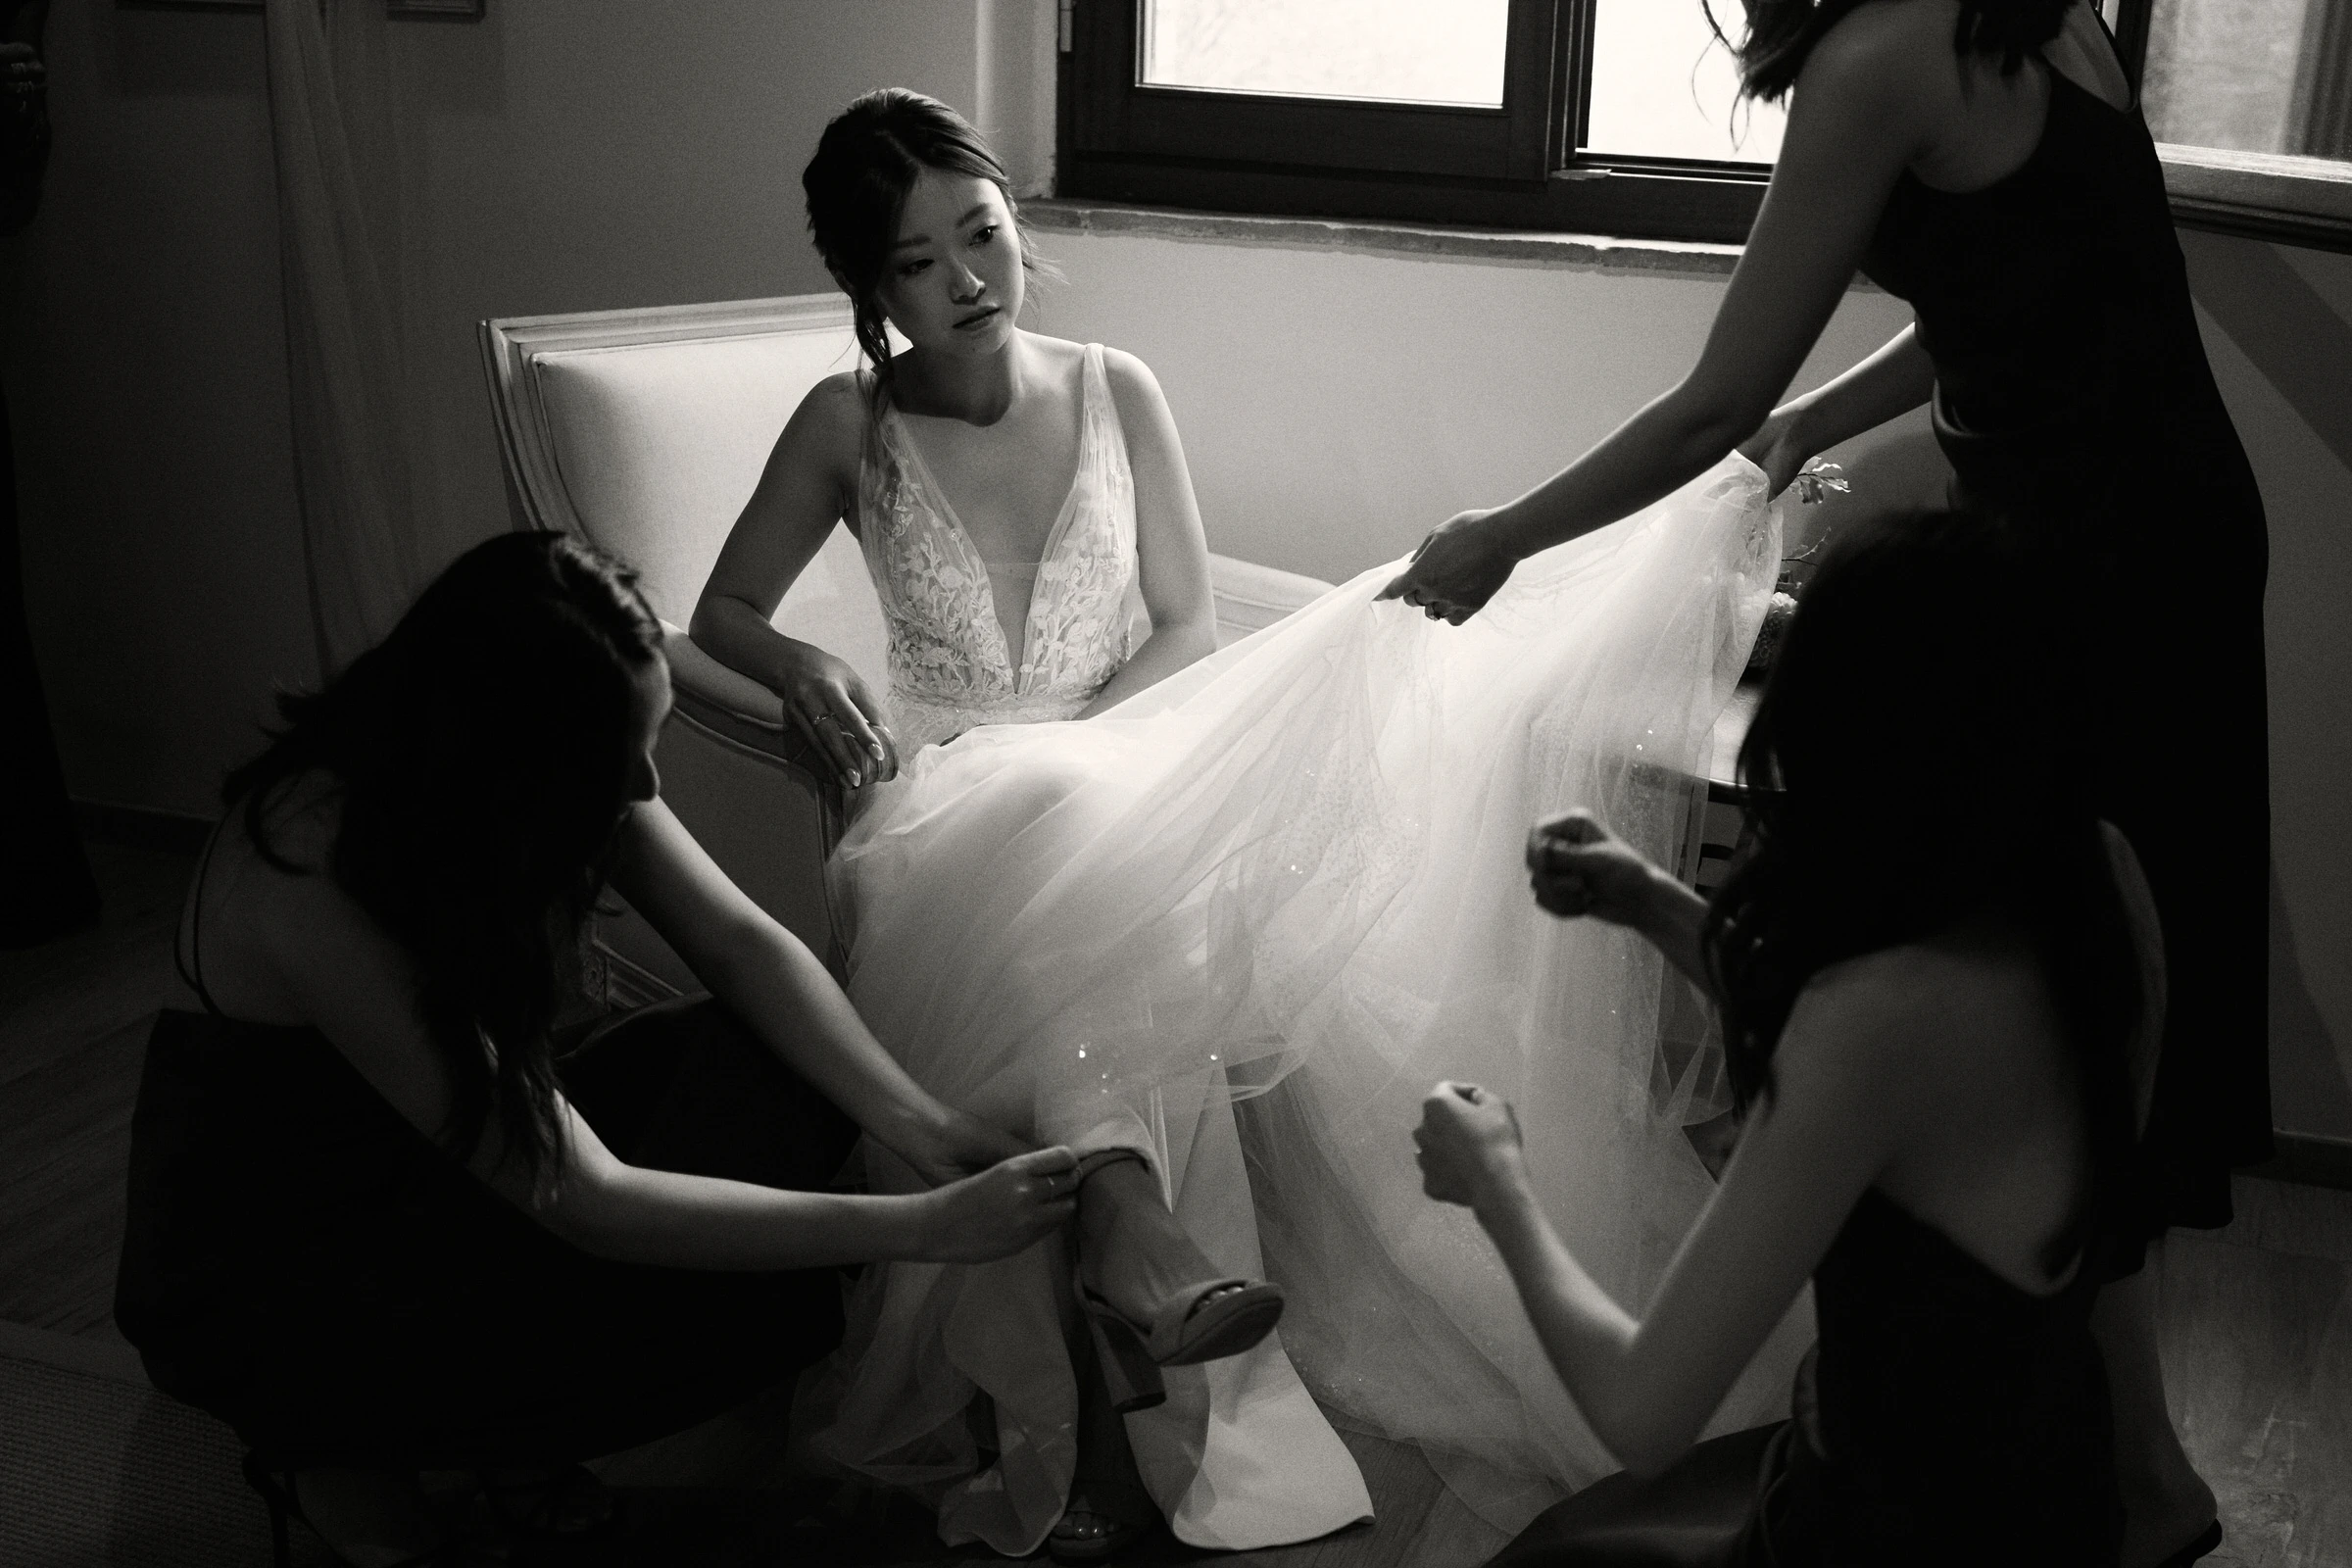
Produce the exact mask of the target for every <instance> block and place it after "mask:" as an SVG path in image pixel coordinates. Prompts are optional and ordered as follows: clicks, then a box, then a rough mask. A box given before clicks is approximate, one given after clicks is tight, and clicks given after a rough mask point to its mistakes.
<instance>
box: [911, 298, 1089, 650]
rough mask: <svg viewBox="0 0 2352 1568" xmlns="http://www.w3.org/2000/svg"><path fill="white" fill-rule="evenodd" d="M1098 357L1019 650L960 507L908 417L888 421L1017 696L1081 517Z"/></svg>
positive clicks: (1081, 396)
mask: <svg viewBox="0 0 2352 1568" xmlns="http://www.w3.org/2000/svg"><path fill="white" fill-rule="evenodd" d="M1095 352H1096V351H1095V347H1094V345H1092V344H1089V345H1088V346H1087V349H1086V352H1085V355H1084V356H1083V358H1082V359H1081V360H1080V362H1079V368H1078V461H1077V463H1076V464H1075V465H1074V466H1073V467H1072V469H1071V472H1070V487H1069V489H1068V490H1067V491H1065V492H1063V494H1062V498H1061V508H1060V510H1059V511H1057V512H1056V513H1054V522H1053V525H1052V526H1051V527H1049V528H1047V530H1046V542H1045V544H1044V545H1043V546H1041V547H1040V548H1039V551H1038V556H1037V562H1036V575H1035V576H1033V577H1032V578H1031V579H1030V581H1029V603H1028V604H1027V605H1026V606H1024V607H1023V608H1022V611H1021V646H1020V647H1019V648H1018V649H1017V650H1016V649H1015V648H1013V646H1012V642H1011V639H1010V638H1009V637H1008V636H1007V635H1006V633H1005V616H1004V613H1003V610H1002V608H1001V607H1000V606H999V605H998V604H997V584H996V579H995V578H993V577H991V576H990V575H989V569H988V558H987V557H985V556H983V555H981V554H980V546H979V543H978V541H976V540H974V539H973V538H972V535H971V532H970V530H969V529H967V528H965V527H964V525H963V517H962V515H960V514H959V513H957V512H956V503H955V502H954V501H952V500H950V499H949V497H948V492H947V489H946V487H945V486H943V485H942V484H941V483H940V482H939V476H938V475H936V474H934V473H933V472H932V471H931V464H930V461H929V460H928V459H926V458H925V457H924V456H923V449H922V447H921V446H920V445H919V444H917V443H916V441H915V439H914V430H913V428H912V427H911V426H909V425H908V424H907V417H906V416H905V415H904V414H903V413H901V412H900V410H899V407H898V405H897V404H895V403H894V404H892V405H890V407H889V409H888V414H889V417H890V418H891V419H892V420H893V421H894V422H895V423H896V424H897V427H898V435H899V441H900V444H901V445H902V446H903V447H904V448H905V450H906V457H907V467H908V469H909V470H910V471H911V472H912V474H913V475H914V478H915V482H916V483H917V484H918V485H919V486H920V487H921V488H922V491H923V495H924V500H925V501H926V502H927V503H928V504H929V505H930V507H931V508H932V510H933V512H934V513H935V514H936V515H938V517H939V519H940V520H941V521H942V522H944V523H946V524H947V531H948V536H949V537H950V538H952V539H954V540H955V541H956V548H957V549H958V550H960V551H961V552H962V553H963V556H964V561H965V564H966V565H968V566H969V567H970V568H971V571H972V576H973V579H974V580H975V581H977V582H978V583H979V585H980V594H981V597H982V598H983V599H985V600H986V601H987V603H988V623H989V625H990V626H991V627H993V628H994V629H995V632H996V648H997V660H998V662H999V664H1000V665H1001V666H1002V667H1003V669H1004V671H1005V679H1006V682H1007V683H1008V684H1009V685H1010V686H1011V688H1012V690H1013V693H1014V694H1015V695H1016V696H1025V695H1027V693H1028V690H1029V682H1030V668H1029V650H1030V649H1031V647H1033V646H1034V645H1035V644H1036V642H1037V613H1038V610H1039V608H1040V606H1039V592H1038V591H1039V589H1040V588H1042V587H1043V586H1044V585H1045V581H1046V567H1047V565H1048V564H1050V563H1051V562H1052V561H1053V560H1054V553H1055V552H1056V551H1058V550H1059V549H1060V548H1061V544H1062V541H1063V540H1064V539H1065V538H1067V537H1068V535H1069V531H1070V519H1071V518H1072V517H1074V516H1076V515H1077V514H1078V499H1079V495H1080V493H1081V492H1082V491H1083V490H1084V489H1085V488H1086V469H1087V459H1088V458H1089V457H1091V456H1093V447H1094V440H1095V424H1096V420H1095Z"/></svg>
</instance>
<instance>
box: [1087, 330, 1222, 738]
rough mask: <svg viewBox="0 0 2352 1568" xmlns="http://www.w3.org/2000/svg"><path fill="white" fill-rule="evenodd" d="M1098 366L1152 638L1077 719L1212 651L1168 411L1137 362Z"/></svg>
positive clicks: (1112, 360)
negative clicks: (1122, 446) (1120, 453)
mask: <svg viewBox="0 0 2352 1568" xmlns="http://www.w3.org/2000/svg"><path fill="white" fill-rule="evenodd" d="M1103 370H1104V372H1105V374H1106V375H1107V377H1108V378H1109V381H1110V395H1111V400H1112V402H1113V403H1114V404H1115V405H1116V406H1117V408H1118V411H1119V423H1120V425H1121V426H1122V427H1123V429H1124V430H1125V433H1126V437H1127V464H1128V466H1129V467H1130V468H1131V469H1133V470H1134V473H1135V553H1136V562H1137V567H1138V571H1139V574H1140V575H1141V577H1142V587H1143V594H1144V608H1145V609H1146V610H1147V611H1149V612H1151V614H1152V635H1151V636H1150V637H1148V638H1146V639H1145V640H1144V645H1143V647H1141V648H1138V649H1137V650H1136V651H1135V655H1134V657H1133V658H1131V659H1129V660H1128V661H1127V662H1126V663H1125V664H1123V665H1121V666H1120V667H1119V672H1118V673H1117V674H1115V675H1113V676H1112V677H1111V678H1110V681H1109V683H1108V684H1106V685H1105V686H1104V687H1103V689H1102V690H1101V691H1100V692H1098V693H1096V694H1095V700H1094V701H1093V702H1091V703H1089V704H1087V705H1086V709H1085V711H1083V712H1081V713H1080V714H1079V715H1078V716H1079V717H1081V718H1086V717H1090V716H1092V715H1093V714H1096V713H1100V712H1102V711H1103V710H1104V709H1106V708H1115V707H1116V706H1118V705H1119V704H1120V703H1122V702H1125V701H1126V700H1127V699H1128V698H1130V697H1133V696H1134V695H1135V694H1136V693H1137V692H1140V691H1143V690H1144V689H1146V688H1147V687H1150V686H1152V685H1154V684H1156V683H1157V682H1159V681H1162V680H1165V679H1166V678H1167V677H1168V676H1170V675H1173V674H1175V673H1176V672H1177V671H1178V670H1180V669H1182V668H1184V667H1185V666H1186V665H1187V664H1190V663H1192V662H1194V661H1195V660H1198V659H1201V658H1204V657H1206V656H1207V655H1209V654H1212V653H1215V652H1216V648H1217V612H1216V605H1215V602H1214V600H1213V599H1212V598H1211V596H1210V593H1209V586H1208V541H1207V538H1206V536H1205V535H1204V534H1203V533H1202V532H1201V508H1200V505H1199V503H1197V502H1196V501H1195V500H1194V498H1193V475H1192V470H1191V469H1189V468H1188V467H1186V466H1185V462H1184V443H1183V442H1182V441H1181V440H1180V439H1179V438H1178V437H1177V434H1176V417H1175V416H1174V415H1173V414H1171V413H1169V412H1168V400H1167V398H1166V397H1165V396H1163V395H1162V394H1161V392H1160V390H1159V381H1158V379H1157V378H1156V377H1154V376H1153V375H1152V371H1151V368H1149V367H1148V366H1146V365H1145V364H1144V362H1143V361H1141V360H1139V359H1137V358H1136V357H1135V356H1134V355H1132V354H1122V353H1120V352H1119V351H1118V350H1116V349H1108V350H1105V351H1104V352H1103Z"/></svg>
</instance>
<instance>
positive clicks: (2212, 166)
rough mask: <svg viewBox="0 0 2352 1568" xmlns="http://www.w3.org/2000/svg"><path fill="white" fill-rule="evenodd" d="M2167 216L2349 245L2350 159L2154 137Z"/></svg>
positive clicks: (2285, 241)
mask: <svg viewBox="0 0 2352 1568" xmlns="http://www.w3.org/2000/svg"><path fill="white" fill-rule="evenodd" d="M2156 151H2157V154H2158V156H2160V157H2161V158H2162V159H2163V160H2164V188H2165V190H2166V191H2167V192H2168V193H2169V194H2170V195H2171V196H2172V198H2173V221H2175V222H2177V223H2180V225H2182V226H2183V227H2187V228H2203V229H2211V230H2213V231H2215V232H2217V233H2223V234H2236V235H2239V236H2241V237H2243V238H2247V239H2267V240H2273V241H2276V242H2278V243H2279V244H2281V245H2302V246H2307V247H2309V248H2311V249H2313V250H2323V251H2352V163H2343V162H2340V161H2338V160H2335V159H2331V158H2290V157H2284V156H2280V155H2277V154H2270V153H2238V152H2229V151H2225V150H2223V149H2221V148H2218V147H2182V146H2178V145H2176V144H2174V143H2172V142H2158V143H2157V144H2156Z"/></svg>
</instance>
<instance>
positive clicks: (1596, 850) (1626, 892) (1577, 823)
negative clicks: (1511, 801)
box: [1527, 809, 1715, 994]
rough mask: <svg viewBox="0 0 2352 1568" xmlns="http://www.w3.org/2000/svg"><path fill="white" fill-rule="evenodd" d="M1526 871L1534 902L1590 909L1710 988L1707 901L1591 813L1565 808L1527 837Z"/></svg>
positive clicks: (1550, 907) (1567, 915)
mask: <svg viewBox="0 0 2352 1568" xmlns="http://www.w3.org/2000/svg"><path fill="white" fill-rule="evenodd" d="M1527 872H1528V882H1529V886H1530V887H1532V888H1533V889H1534V891H1535V895H1536V903H1538V904H1539V905H1542V906H1543V907H1544V909H1545V910H1547V911H1548V912H1550V913H1552V914H1556V915H1558V916H1559V917H1560V918H1561V919H1563V920H1573V919H1577V918H1580V917H1582V916H1585V915H1591V916H1592V917H1593V918H1594V919H1596V920H1606V921H1608V922H1609V923H1610V924H1612V925H1621V926H1626V927H1628V928H1630V929H1632V930H1634V931H1637V932H1640V933H1641V934H1642V936H1644V937H1646V938H1648V939H1649V943H1650V946H1652V947H1654V948H1656V949H1657V950H1658V952H1660V953H1661V954H1663V955H1665V957H1666V961H1667V962H1669V963H1671V964H1673V965H1674V966H1675V967H1676V968H1677V969H1680V970H1681V971H1682V972H1683V973H1684V974H1685V975H1687V976H1689V977H1690V978H1691V981H1692V982H1693V983H1695V984H1696V985H1697V986H1698V988H1699V989H1700V990H1702V991H1705V992H1708V993H1710V994H1712V993H1713V991H1714V989H1715V982H1714V979H1713V977H1712V976H1710V975H1709V974H1708V973H1707V960H1706V954H1705V952H1704V951H1703V949H1702V944H1701V941H1700V937H1701V933H1702V931H1703V929H1704V927H1705V925H1706V920H1707V901H1706V900H1704V899H1702V898H1700V897H1699V896H1698V895H1697V894H1696V893H1694V892H1692V891H1691V889H1689V888H1687V887H1685V886H1683V884H1682V883H1681V882H1679V881H1677V880H1676V879H1675V878H1674V876H1673V875H1672V874H1671V873H1670V872H1668V871H1667V870H1666V869H1665V868H1664V867H1663V866H1660V865H1655V864H1653V863H1651V862H1650V861H1649V860H1648V859H1646V858H1643V857H1642V854H1641V853H1640V852H1638V851H1637V850H1635V849H1634V848H1633V847H1632V846H1631V845H1629V844H1627V843H1626V842H1625V841H1624V840H1623V839H1621V838H1619V837H1617V836H1616V835H1615V834H1614V833H1611V832H1610V831H1609V830H1608V829H1607V828H1606V827H1604V826H1602V825H1601V821H1600V818H1599V817H1597V816H1594V815H1593V813H1592V812H1591V811H1587V810H1583V809H1577V810H1572V811H1563V812H1561V813H1560V814H1559V815H1557V816H1552V817H1546V818H1544V820H1543V821H1541V822H1538V823H1537V824H1536V825H1535V826H1534V827H1533V828H1532V829H1530V830H1529V832H1528V835H1527Z"/></svg>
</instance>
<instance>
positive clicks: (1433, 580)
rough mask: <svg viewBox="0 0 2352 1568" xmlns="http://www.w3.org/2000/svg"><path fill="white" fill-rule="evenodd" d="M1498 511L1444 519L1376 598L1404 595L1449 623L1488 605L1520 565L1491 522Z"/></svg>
mask: <svg viewBox="0 0 2352 1568" xmlns="http://www.w3.org/2000/svg"><path fill="white" fill-rule="evenodd" d="M1494 511H1495V509H1492V508H1489V509H1486V510H1483V511H1473V512H1464V513H1459V514H1457V515H1454V516H1452V517H1449V518H1447V519H1446V521H1444V522H1442V523H1440V524H1439V525H1438V526H1437V527H1436V528H1434V529H1432V530H1431V531H1430V535H1429V537H1428V538H1426V539H1424V540H1422V541H1421V547H1420V548H1419V549H1418V550H1415V551H1414V552H1413V559H1412V561H1411V563H1410V564H1408V565H1406V567H1405V568H1404V570H1402V571H1400V572H1398V573H1397V576H1396V578H1395V579H1394V580H1392V581H1391V582H1390V584H1389V585H1388V586H1387V587H1386V588H1383V589H1382V590H1381V591H1380V593H1379V595H1378V597H1379V598H1381V599H1401V600H1403V601H1404V602H1405V603H1406V604H1408V605H1413V606H1416V607H1418V608H1419V609H1420V611H1421V612H1422V613H1424V614H1426V615H1427V616H1429V618H1430V619H1432V620H1443V621H1445V622H1446V624H1447V625H1450V626H1459V625H1460V624H1461V623H1462V622H1463V621H1465V620H1468V619H1469V618H1470V617H1471V616H1472V615H1475V614H1477V613H1479V612H1480V611H1481V610H1484V609H1485V608H1486V607H1487V601H1488V600H1490V599H1492V598H1494V597H1495V591H1496V590H1497V589H1499V588H1501V586H1502V585H1503V584H1504V583H1506V582H1508V581H1510V577H1511V568H1512V567H1514V566H1516V565H1518V564H1519V558H1518V556H1517V555H1515V554H1513V553H1512V551H1511V550H1510V549H1509V548H1508V547H1507V546H1506V545H1505V544H1504V543H1503V542H1502V541H1501V540H1500V539H1498V538H1497V537H1496V536H1495V529H1494V528H1492V527H1490V526H1488V525H1487V518H1488V517H1490V516H1492V515H1494Z"/></svg>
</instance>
